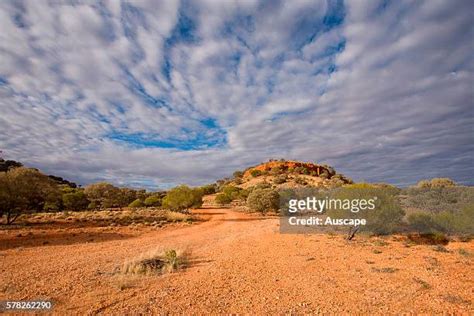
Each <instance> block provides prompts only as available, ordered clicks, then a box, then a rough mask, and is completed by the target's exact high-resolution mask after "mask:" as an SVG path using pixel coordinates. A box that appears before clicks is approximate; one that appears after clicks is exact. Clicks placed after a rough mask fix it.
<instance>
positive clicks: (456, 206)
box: [403, 186, 474, 212]
mask: <svg viewBox="0 0 474 316" xmlns="http://www.w3.org/2000/svg"><path fill="white" fill-rule="evenodd" d="M403 193H404V194H405V195H406V199H405V204H406V206H407V207H414V208H418V209H423V210H427V211H430V212H441V211H451V212H452V211H454V210H460V209H461V208H463V207H464V206H466V205H469V204H474V187H464V186H455V187H450V186H448V187H431V188H428V187H423V188H420V187H411V188H408V189H406V190H404V192H403Z"/></svg>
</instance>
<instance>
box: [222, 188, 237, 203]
mask: <svg viewBox="0 0 474 316" xmlns="http://www.w3.org/2000/svg"><path fill="white" fill-rule="evenodd" d="M241 190H242V189H241V188H239V187H235V186H232V185H226V186H225V187H224V188H222V193H224V194H225V195H227V196H228V197H229V198H230V199H232V200H235V199H236V198H237V197H238V195H239V192H240V191H241Z"/></svg>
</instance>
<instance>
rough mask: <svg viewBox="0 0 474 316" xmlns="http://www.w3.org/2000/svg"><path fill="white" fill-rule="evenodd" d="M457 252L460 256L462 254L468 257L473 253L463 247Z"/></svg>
mask: <svg viewBox="0 0 474 316" xmlns="http://www.w3.org/2000/svg"><path fill="white" fill-rule="evenodd" d="M458 253H459V254H460V255H461V256H464V257H469V258H470V257H472V256H473V254H472V253H471V252H470V251H468V250H466V249H464V248H460V249H459V250H458Z"/></svg>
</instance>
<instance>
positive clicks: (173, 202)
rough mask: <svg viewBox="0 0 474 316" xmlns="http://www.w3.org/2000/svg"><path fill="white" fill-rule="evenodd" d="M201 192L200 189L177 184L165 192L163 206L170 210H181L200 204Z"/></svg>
mask: <svg viewBox="0 0 474 316" xmlns="http://www.w3.org/2000/svg"><path fill="white" fill-rule="evenodd" d="M202 196H203V193H202V191H201V190H200V189H192V188H190V187H188V186H186V185H180V186H177V187H175V188H173V189H171V190H170V191H168V192H167V193H166V196H165V197H164V198H163V202H162V203H163V207H165V208H167V209H170V210H172V211H183V210H186V209H188V208H191V207H200V206H201V205H202Z"/></svg>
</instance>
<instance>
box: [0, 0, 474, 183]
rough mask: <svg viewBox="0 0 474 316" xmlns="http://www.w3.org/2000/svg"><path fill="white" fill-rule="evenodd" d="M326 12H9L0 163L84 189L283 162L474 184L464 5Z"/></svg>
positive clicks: (2, 19)
mask: <svg viewBox="0 0 474 316" xmlns="http://www.w3.org/2000/svg"><path fill="white" fill-rule="evenodd" d="M334 4H335V3H332V2H329V3H327V2H326V1H301V2H300V1H298V2H295V1H292V2H267V3H266V4H262V3H259V2H257V1H243V2H237V1H235V2H234V1H224V2H223V1H198V2H194V1H191V2H186V4H180V3H179V2H178V1H158V2H157V1H133V2H132V3H131V4H126V3H122V4H120V3H119V2H118V1H108V2H105V5H103V6H102V5H100V4H79V5H77V4H76V5H68V4H48V3H46V2H39V1H26V2H2V3H0V28H1V30H2V32H0V79H1V80H5V81H6V84H2V83H1V82H2V81H1V80H0V110H1V112H2V115H1V116H0V148H1V149H2V150H3V151H4V153H5V155H6V156H7V158H10V159H17V160H20V161H23V162H25V163H27V164H30V165H33V166H35V167H39V168H42V169H44V170H46V171H47V172H50V173H55V174H58V175H61V176H64V177H67V178H70V179H72V180H76V181H80V182H81V183H89V182H91V181H96V180H98V179H107V180H109V181H112V182H114V183H121V184H124V183H125V184H126V183H134V184H136V183H137V182H138V183H144V184H149V183H150V182H152V183H155V184H156V185H158V186H167V185H172V184H176V183H183V182H186V183H191V184H199V183H204V182H208V181H213V180H215V179H217V178H219V177H222V176H225V175H230V174H231V173H232V171H233V170H235V169H238V168H243V167H246V166H248V165H249V164H255V163H258V162H260V161H261V160H264V159H268V158H279V157H287V158H294V159H303V160H316V161H318V162H327V163H329V164H333V165H335V166H336V168H337V169H340V170H341V171H343V172H345V173H347V174H348V175H349V176H352V177H354V178H356V179H359V180H360V179H365V180H373V181H389V182H393V183H398V184H407V183H413V182H414V181H416V180H418V179H419V178H423V177H430V176H450V177H453V178H455V179H456V180H458V181H461V182H466V183H467V182H469V183H472V175H473V174H474V166H473V164H472V162H471V160H472V156H473V153H474V145H473V143H474V142H473V140H474V139H473V137H474V136H473V135H474V133H473V129H472V126H474V125H473V123H474V113H473V108H474V107H473V104H472V102H473V99H474V98H473V89H472V82H473V71H474V67H473V58H472V51H473V48H474V47H473V42H472V38H473V35H474V34H473V33H474V30H473V27H472V21H471V15H470V7H471V6H470V3H469V1H452V2H437V1H422V2H421V1H399V2H389V3H388V5H387V6H386V7H384V6H383V5H382V4H383V2H380V3H379V2H375V1H357V2H352V1H350V2H346V3H345V4H344V6H343V8H342V9H341V8H339V9H337V10H339V13H344V14H343V15H339V16H333V15H334V10H336V9H335V8H336V7H335V6H334ZM341 10H343V11H341ZM327 15H331V16H327ZM340 16H344V19H343V21H342V23H341V24H338V23H336V22H334V23H332V24H331V22H327V21H331V18H332V19H333V20H337V18H340ZM184 18H187V19H188V20H186V19H184ZM183 19H184V20H183ZM183 21H184V22H183ZM180 23H184V24H180ZM186 23H188V24H186ZM177 30H178V31H179V30H181V32H182V34H181V35H180V34H179V32H178V31H177ZM186 32H188V33H192V34H193V36H194V38H193V39H192V40H190V39H189V38H186V36H188V35H189V34H187V33H186ZM179 36H183V38H179ZM166 64H167V65H168V69H167V70H168V71H169V79H170V80H169V81H168V78H167V74H166ZM206 124H207V125H206ZM213 125H218V126H213ZM114 134H120V135H132V136H133V135H135V137H137V135H142V137H144V138H145V139H141V140H140V139H139V140H137V141H136V142H135V144H134V143H133V142H130V141H129V142H128V145H127V143H126V142H123V141H116V140H114V138H113V137H111V135H112V136H113V135H114ZM147 137H148V138H151V140H150V139H147ZM223 137H226V139H227V141H226V142H225V143H221V142H220V140H221V139H222V138H223ZM140 141H143V142H144V143H143V145H144V146H137V145H139V143H140ZM147 141H151V142H152V143H153V142H155V143H154V144H155V146H151V145H152V143H150V142H148V143H147ZM158 141H163V142H165V143H166V142H168V143H169V142H171V143H173V142H176V141H179V143H178V145H179V146H177V147H176V148H159V147H157V146H156V145H157V144H158V143H157V142H158ZM215 143H219V144H220V145H219V146H212V144H215ZM173 144H175V145H176V143H173ZM193 144H194V145H196V148H194V149H193V148H192V146H193ZM206 144H207V145H208V148H206ZM186 145H189V146H191V147H190V148H186ZM209 146H210V147H209Z"/></svg>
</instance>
